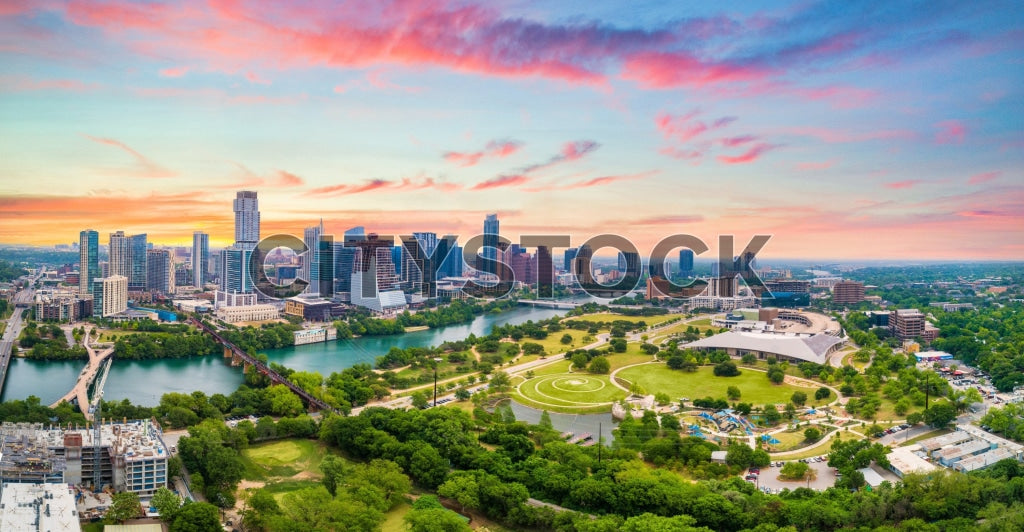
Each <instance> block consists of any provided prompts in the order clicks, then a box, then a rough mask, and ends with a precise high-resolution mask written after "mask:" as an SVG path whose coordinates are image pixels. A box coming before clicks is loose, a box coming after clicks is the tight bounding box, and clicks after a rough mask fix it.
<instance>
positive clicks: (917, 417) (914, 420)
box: [907, 412, 924, 425]
mask: <svg viewBox="0 0 1024 532" xmlns="http://www.w3.org/2000/svg"><path fill="white" fill-rule="evenodd" d="M922 421H924V414H922V413H921V412H911V413H910V414H907V423H910V424H911V425H917V424H918V423H920V422H922Z"/></svg>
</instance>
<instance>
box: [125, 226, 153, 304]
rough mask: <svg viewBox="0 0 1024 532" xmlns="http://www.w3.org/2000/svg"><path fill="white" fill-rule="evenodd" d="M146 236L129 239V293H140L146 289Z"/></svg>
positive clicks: (135, 236)
mask: <svg viewBox="0 0 1024 532" xmlns="http://www.w3.org/2000/svg"><path fill="white" fill-rule="evenodd" d="M147 251H149V246H147V245H146V234H145V233H143V234H141V235H132V236H130V237H128V291H129V292H139V291H142V290H145V289H146V274H147V273H148V271H147V269H146V252H147Z"/></svg>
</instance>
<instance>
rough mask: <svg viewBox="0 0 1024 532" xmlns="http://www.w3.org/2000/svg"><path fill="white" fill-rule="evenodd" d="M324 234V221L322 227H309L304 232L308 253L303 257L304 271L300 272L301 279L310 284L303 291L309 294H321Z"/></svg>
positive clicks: (303, 239) (321, 222) (303, 238)
mask: <svg viewBox="0 0 1024 532" xmlns="http://www.w3.org/2000/svg"><path fill="white" fill-rule="evenodd" d="M323 234H324V221H323V219H321V220H320V225H314V226H312V227H307V228H306V230H305V231H304V232H303V236H302V241H303V242H304V243H305V244H306V248H307V251H306V253H305V256H303V257H302V269H301V270H299V278H301V279H303V280H305V281H306V282H308V283H309V285H308V286H306V289H305V290H304V291H303V292H304V293H307V294H319V293H320V238H321V236H323Z"/></svg>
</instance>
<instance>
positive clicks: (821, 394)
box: [814, 386, 832, 401]
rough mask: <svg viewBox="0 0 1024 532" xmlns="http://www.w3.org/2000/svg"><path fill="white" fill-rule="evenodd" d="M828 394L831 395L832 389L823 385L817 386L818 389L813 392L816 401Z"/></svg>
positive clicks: (826, 396)
mask: <svg viewBox="0 0 1024 532" xmlns="http://www.w3.org/2000/svg"><path fill="white" fill-rule="evenodd" d="M829 395H832V390H829V389H828V388H827V387H825V386H822V387H821V388H818V390H817V391H816V392H814V398H815V399H817V400H818V401H821V400H822V399H827V398H828V396H829Z"/></svg>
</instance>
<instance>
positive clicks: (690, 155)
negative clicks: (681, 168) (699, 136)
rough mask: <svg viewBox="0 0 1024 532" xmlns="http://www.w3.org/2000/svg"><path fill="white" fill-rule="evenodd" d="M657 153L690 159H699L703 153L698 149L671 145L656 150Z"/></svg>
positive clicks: (674, 157)
mask: <svg viewBox="0 0 1024 532" xmlns="http://www.w3.org/2000/svg"><path fill="white" fill-rule="evenodd" d="M658 153H660V154H662V155H667V156H669V157H671V158H673V159H680V160H690V159H700V158H701V157H702V156H703V155H704V153H703V152H700V151H698V150H687V149H682V148H673V147H671V146H665V147H663V148H661V149H659V150H658Z"/></svg>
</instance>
